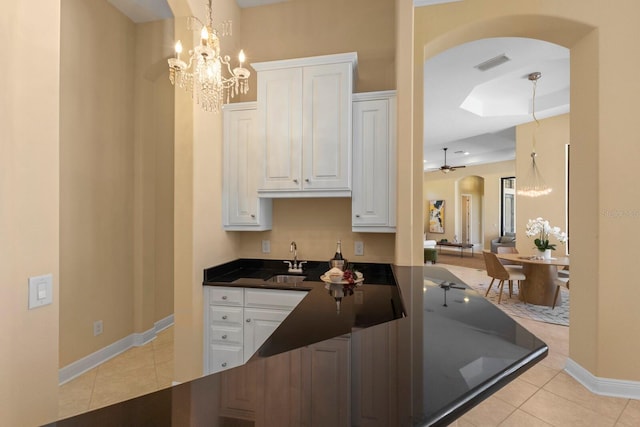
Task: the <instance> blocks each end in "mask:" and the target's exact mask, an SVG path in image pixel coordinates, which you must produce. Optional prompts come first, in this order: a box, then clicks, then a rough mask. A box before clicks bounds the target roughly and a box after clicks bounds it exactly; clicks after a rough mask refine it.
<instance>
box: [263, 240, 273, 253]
mask: <svg viewBox="0 0 640 427" xmlns="http://www.w3.org/2000/svg"><path fill="white" fill-rule="evenodd" d="M270 252H271V241H270V240H263V241H262V253H263V254H268V253H270Z"/></svg>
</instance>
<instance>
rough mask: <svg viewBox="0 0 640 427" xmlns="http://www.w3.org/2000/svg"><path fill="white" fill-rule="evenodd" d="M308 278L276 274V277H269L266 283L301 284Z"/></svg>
mask: <svg viewBox="0 0 640 427" xmlns="http://www.w3.org/2000/svg"><path fill="white" fill-rule="evenodd" d="M306 277H307V276H297V275H293V274H276V275H275V276H271V277H269V278H268V279H267V280H266V282H273V283H300V282H302V281H303V280H304V279H305V278H306Z"/></svg>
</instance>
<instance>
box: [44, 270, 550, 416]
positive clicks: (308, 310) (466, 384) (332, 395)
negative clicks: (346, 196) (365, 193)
mask: <svg viewBox="0 0 640 427" xmlns="http://www.w3.org/2000/svg"><path fill="white" fill-rule="evenodd" d="M357 267H358V268H359V269H360V271H361V272H362V273H363V274H364V278H365V280H364V284H363V285H362V286H358V287H356V288H355V289H354V293H353V294H352V295H347V296H344V297H342V298H341V301H340V305H339V307H338V305H337V304H336V299H335V297H334V295H335V294H334V295H332V294H330V293H329V290H328V289H327V288H326V287H325V283H323V282H322V281H320V275H322V274H323V273H324V271H325V270H326V269H327V268H326V263H325V262H317V263H313V262H310V263H309V264H308V265H305V268H304V269H305V272H304V274H305V275H306V279H305V280H303V281H301V282H297V283H293V284H291V283H273V282H269V281H267V280H268V279H269V278H270V277H271V276H273V275H275V274H280V273H286V266H283V265H280V264H279V263H278V262H276V261H263V260H247V259H241V260H236V261H233V262H231V263H227V264H224V265H222V266H218V267H213V268H211V269H208V270H206V271H205V280H204V285H205V286H225V287H229V286H231V287H234V286H237V287H240V288H247V287H249V288H275V289H298V290H300V291H306V292H308V294H307V295H306V297H305V298H304V299H303V300H302V301H301V302H300V304H299V305H298V306H297V307H296V308H295V310H294V311H293V312H291V314H290V315H289V316H288V317H287V318H286V319H285V320H284V322H283V323H282V324H281V325H280V327H278V329H277V330H276V331H275V332H274V333H273V335H272V336H271V337H270V338H269V339H268V340H267V341H266V342H265V343H264V345H262V347H261V348H260V349H259V350H258V351H257V352H256V354H255V355H254V356H253V357H252V358H251V359H250V360H249V362H248V363H246V364H245V365H243V366H240V367H237V368H233V369H230V370H227V371H223V372H221V373H217V374H213V375H208V376H205V377H203V378H200V379H197V380H194V381H190V382H188V383H184V384H180V385H177V386H174V387H171V388H168V389H165V390H160V391H158V392H155V393H152V394H149V395H145V396H141V397H139V398H136V399H132V400H129V401H125V402H122V403H119V404H115V405H112V406H109V407H106V408H102V409H98V410H95V411H92V412H88V413H85V414H81V415H78V416H76V417H72V418H69V419H65V420H61V421H58V422H57V423H53V424H51V425H58V426H103V425H104V426H225V425H228V426H239V425H256V426H278V427H280V426H287V425H288V426H292V427H293V426H306V425H310V426H338V425H343V426H350V425H354V426H355V425H379V426H428V425H447V424H449V423H451V422H452V421H454V420H455V419H456V418H458V417H459V416H461V415H462V414H464V413H465V412H466V411H468V410H469V409H471V408H472V407H473V406H475V405H476V404H477V403H479V402H481V401H482V400H483V399H485V398H487V397H488V396H490V395H491V394H492V393H493V392H495V391H497V390H498V389H499V388H501V387H502V386H504V385H505V384H507V383H508V382H509V381H511V380H512V379H514V378H515V377H517V376H518V375H520V374H521V373H522V372H524V371H525V370H527V369H528V368H529V367H531V366H533V365H534V364H535V363H536V362H538V361H539V360H541V359H542V358H544V357H545V356H546V354H547V351H548V349H547V346H546V345H545V344H544V343H543V342H542V341H540V340H539V339H537V338H536V337H535V336H534V335H532V334H531V333H529V332H528V331H527V330H526V329H524V328H523V327H521V326H520V325H519V324H518V323H516V322H514V321H513V320H512V319H510V318H509V317H508V316H506V315H505V314H504V313H503V312H502V311H501V310H499V309H497V308H496V307H494V306H493V305H492V304H491V303H489V302H488V301H486V300H485V299H484V298H483V297H482V296H481V295H479V294H477V293H476V292H475V291H473V290H471V289H470V288H468V287H467V286H466V285H465V284H464V283H463V282H462V281H461V280H460V279H459V278H457V277H455V276H454V275H452V274H451V273H450V272H448V271H447V270H445V269H443V268H440V267H429V266H427V267H424V268H422V267H396V266H394V267H391V266H389V265H386V264H366V263H363V264H358V265H357ZM356 292H357V293H356Z"/></svg>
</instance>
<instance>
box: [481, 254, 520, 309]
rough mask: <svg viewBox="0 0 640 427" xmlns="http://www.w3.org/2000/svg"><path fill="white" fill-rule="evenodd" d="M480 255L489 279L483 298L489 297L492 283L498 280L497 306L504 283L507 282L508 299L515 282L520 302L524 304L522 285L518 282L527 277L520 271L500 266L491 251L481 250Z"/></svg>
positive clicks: (500, 299)
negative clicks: (516, 282) (482, 257)
mask: <svg viewBox="0 0 640 427" xmlns="http://www.w3.org/2000/svg"><path fill="white" fill-rule="evenodd" d="M482 255H483V256H484V263H485V265H486V267H487V275H488V276H489V277H491V283H490V284H489V288H488V289H487V292H486V293H485V294H484V296H485V297H486V296H487V295H489V291H490V290H491V286H493V282H495V281H496V279H497V280H499V282H498V288H499V294H498V304H500V302H501V301H502V291H503V288H504V282H509V297H511V295H512V294H513V281H514V280H516V281H518V288H519V290H520V292H521V293H522V300H523V301H524V302H525V304H526V303H527V299H526V295H525V290H524V287H523V286H522V284H521V283H520V281H521V280H525V279H526V278H527V277H526V276H525V275H524V273H523V272H522V270H519V269H515V268H511V267H507V266H504V265H502V264H501V263H500V260H499V259H498V257H497V256H496V254H494V253H493V252H491V251H488V250H483V251H482Z"/></svg>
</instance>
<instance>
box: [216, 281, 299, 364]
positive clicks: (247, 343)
mask: <svg viewBox="0 0 640 427" xmlns="http://www.w3.org/2000/svg"><path fill="white" fill-rule="evenodd" d="M204 293H205V298H204V301H205V307H204V363H203V366H204V374H205V375H208V374H213V373H215V372H220V371H224V370H226V369H230V368H234V367H236V366H240V365H242V364H244V363H246V361H247V360H249V359H250V358H251V356H253V354H254V353H255V352H256V351H257V350H258V349H259V348H260V346H261V345H262V344H264V342H265V341H266V340H267V338H269V336H270V335H271V334H272V333H273V332H274V331H275V330H276V329H277V328H278V326H280V323H282V321H283V320H284V319H285V318H286V317H287V316H288V315H289V313H291V311H293V309H294V308H295V307H296V305H298V303H299V302H300V301H302V299H303V298H304V297H305V296H306V294H307V293H306V292H303V291H288V290H280V289H252V288H241V287H224V286H205V288H204Z"/></svg>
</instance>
